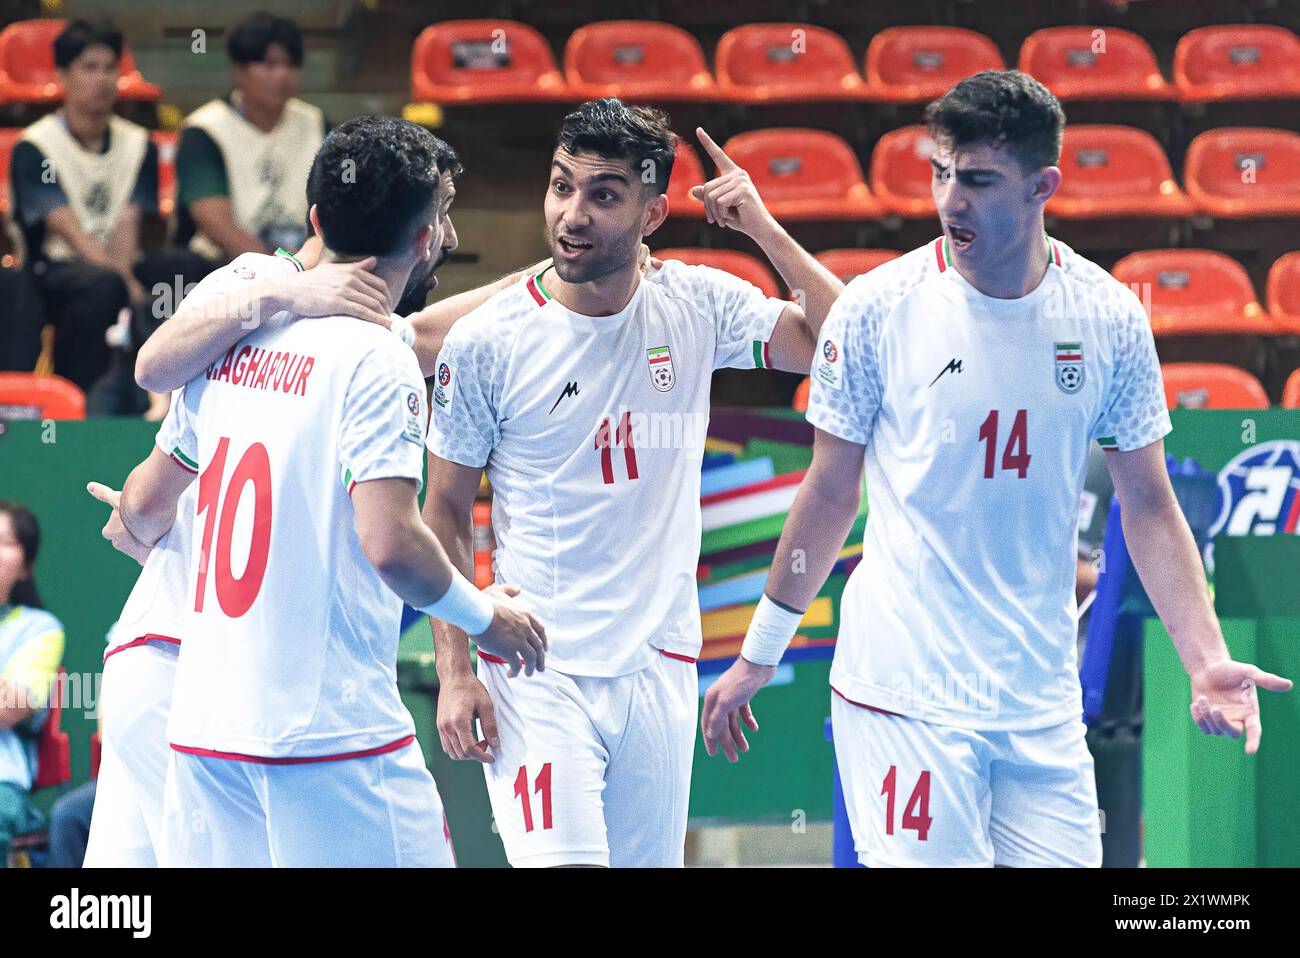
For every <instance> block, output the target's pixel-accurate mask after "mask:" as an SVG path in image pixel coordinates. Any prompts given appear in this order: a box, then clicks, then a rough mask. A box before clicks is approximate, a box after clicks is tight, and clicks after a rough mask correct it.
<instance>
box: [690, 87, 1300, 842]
mask: <svg viewBox="0 0 1300 958" xmlns="http://www.w3.org/2000/svg"><path fill="white" fill-rule="evenodd" d="M927 122H928V124H929V127H930V131H931V133H932V135H933V137H934V139H935V141H936V144H937V148H936V150H935V153H934V157H933V160H932V163H933V166H934V180H933V191H934V198H935V202H936V204H937V206H938V210H939V216H940V219H941V220H942V224H943V236H942V237H940V238H939V239H937V240H935V241H934V242H932V243H928V244H926V245H925V246H923V247H921V248H920V249H917V250H914V251H913V252H911V253H909V254H907V255H905V256H902V257H900V258H899V259H897V260H894V261H893V262H890V263H887V264H885V265H884V266H882V267H879V268H877V269H875V270H872V271H871V272H870V273H868V274H866V275H864V276H860V277H858V278H856V279H854V280H853V281H852V282H851V283H850V284H849V286H848V288H847V289H846V290H845V292H844V295H843V296H842V297H840V299H839V301H838V302H837V303H836V304H835V307H834V309H833V310H832V311H831V314H830V316H829V317H828V319H827V320H826V324H825V326H824V327H823V329H822V332H821V338H820V342H819V343H818V348H817V355H816V357H815V359H814V362H813V369H812V393H811V399H810V401H809V406H808V421H809V422H810V423H812V424H813V425H814V426H816V427H817V432H816V441H815V446H814V452H813V463H812V467H811V469H810V470H809V472H808V475H807V477H806V478H805V480H804V482H803V485H802V486H801V488H800V490H799V494H798V498H797V499H796V500H795V504H794V507H793V508H792V509H791V511H790V515H789V518H788V520H787V521H786V525H785V529H784V531H783V533H782V536H781V540H780V544H779V546H778V547H777V554H776V557H775V559H774V561H773V565H772V570H771V573H770V575H769V577H768V580H767V586H766V594H765V596H764V597H763V599H762V600H761V602H760V605H759V608H758V610H757V611H756V613H755V616H754V620H753V622H752V623H751V625H750V628H749V632H748V634H747V636H746V639H745V644H744V647H743V649H742V650H741V655H740V658H738V659H737V661H736V663H735V665H733V666H732V667H731V668H730V669H729V670H728V671H727V672H726V673H724V674H723V676H722V677H721V678H720V679H719V681H718V682H717V683H716V684H715V685H714V686H713V687H712V688H710V689H709V691H708V694H707V695H706V697H705V704H704V710H703V715H702V719H701V725H702V728H703V734H704V740H705V745H706V748H707V750H708V751H709V753H710V754H716V752H717V749H718V748H719V747H721V748H722V750H723V751H724V752H725V753H726V755H727V757H728V758H729V759H730V760H732V761H735V760H736V759H737V757H738V753H739V752H741V751H744V750H745V749H746V748H747V744H746V742H745V738H744V733H743V731H742V730H740V729H739V722H744V723H745V724H747V725H749V727H750V728H751V729H752V728H754V724H753V713H752V712H751V710H750V707H749V705H748V703H749V700H750V698H751V697H752V696H753V694H754V693H755V691H757V689H759V688H760V687H761V686H762V685H763V684H764V683H766V682H767V681H768V680H769V679H770V678H771V677H772V674H773V672H774V668H775V666H776V664H777V662H778V661H779V660H780V658H781V654H782V653H783V651H784V650H785V648H786V646H787V644H788V642H789V640H790V638H791V636H792V635H793V634H794V631H795V626H796V624H797V623H798V620H799V618H800V615H801V613H800V611H799V610H801V609H805V608H807V606H808V604H809V603H810V602H811V601H812V599H813V597H814V596H815V595H816V593H817V591H818V590H819V588H820V587H821V585H822V583H823V582H824V581H825V579H826V576H827V575H828V574H829V572H830V569H831V567H832V565H833V564H834V562H835V559H836V555H837V553H838V552H839V549H840V546H841V544H842V543H843V541H844V537H845V535H846V534H847V533H848V530H849V528H850V526H851V525H852V522H853V517H854V515H855V514H856V512H857V509H858V501H859V499H858V497H859V494H860V477H861V475H862V471H863V466H864V463H865V467H866V489H867V495H868V498H869V501H870V506H871V509H870V513H869V517H868V520H867V529H866V534H865V538H864V543H863V555H862V562H861V564H860V565H859V566H858V568H857V569H856V570H855V571H854V572H853V574H852V576H851V577H850V579H849V583H848V585H847V586H846V588H845V592H844V597H843V606H842V609H841V628H840V634H839V641H838V642H837V644H836V649H835V659H834V663H833V665H832V667H831V687H832V689H833V694H832V697H831V715H832V721H833V724H834V736H835V752H836V757H837V759H838V761H839V768H840V775H841V777H842V780H843V784H844V790H845V797H846V801H847V805H848V813H849V819H850V821H851V823H852V828H853V836H854V841H855V844H856V847H857V851H858V856H859V858H860V860H861V861H862V862H863V863H864V864H867V865H872V866H877V865H955V866H965V865H969V866H980V865H984V866H988V865H1004V866H1051V865H1063V866H1096V865H1099V864H1100V863H1101V839H1100V832H1099V828H1098V815H1097V798H1096V791H1095V785H1094V778H1093V763H1092V758H1091V756H1090V755H1089V753H1088V749H1087V746H1086V744H1085V742H1084V731H1085V730H1084V725H1083V722H1082V720H1081V716H1082V697H1081V694H1080V688H1079V678H1078V668H1077V664H1076V661H1075V615H1076V607H1075V599H1074V559H1073V557H1074V554H1075V550H1074V548H1073V546H1074V542H1073V540H1074V537H1075V535H1076V525H1077V505H1078V501H1079V490H1080V487H1081V485H1082V482H1083V474H1084V466H1085V462H1086V458H1087V453H1088V444H1089V442H1090V441H1092V440H1096V441H1098V442H1100V443H1101V444H1102V445H1103V447H1104V448H1107V449H1108V450H1111V451H1110V452H1108V453H1107V457H1108V465H1109V469H1110V473H1111V476H1112V477H1113V479H1114V484H1115V492H1116V494H1117V495H1118V497H1119V501H1120V506H1121V508H1122V510H1123V518H1124V531H1125V538H1126V541H1127V543H1128V548H1129V551H1130V553H1131V554H1132V556H1133V561H1134V564H1135V565H1136V567H1137V569H1138V572H1139V574H1140V575H1141V578H1142V581H1143V584H1144V585H1145V586H1146V589H1147V592H1148V594H1149V595H1150V596H1151V599H1152V601H1153V602H1154V604H1155V607H1156V610H1157V611H1158V612H1159V614H1160V618H1161V620H1162V621H1163V622H1164V624H1165V626H1166V628H1167V629H1168V630H1169V633H1170V635H1171V636H1172V638H1173V641H1174V644H1175V646H1176V647H1177V649H1178V652H1179V655H1180V656H1181V657H1182V661H1183V664H1184V665H1185V667H1186V669H1187V672H1188V675H1189V676H1190V678H1191V692H1192V706H1191V715H1192V720H1193V721H1195V723H1196V724H1197V726H1198V727H1199V728H1200V729H1201V731H1203V732H1206V733H1209V734H1215V735H1229V736H1232V737H1234V738H1236V737H1238V736H1240V735H1242V734H1243V733H1244V734H1245V736H1246V750H1247V752H1252V753H1253V752H1254V751H1255V750H1256V748H1257V747H1258V745H1259V738H1260V723H1259V704H1258V699H1257V695H1256V686H1259V687H1263V688H1266V689H1272V690H1275V691H1285V690H1286V689H1289V688H1290V686H1291V683H1290V682H1289V681H1288V680H1286V679H1283V678H1280V677H1279V676H1275V675H1271V674H1269V673H1265V672H1262V671H1261V670H1259V669H1258V668H1256V667H1255V666H1253V665H1249V664H1247V663H1242V662H1235V661H1233V660H1232V659H1231V657H1230V655H1229V652H1228V649H1227V647H1226V645H1225V644H1224V640H1223V636H1222V634H1221V632H1220V630H1219V625H1218V622H1217V620H1216V618H1215V614H1214V610H1213V608H1212V606H1211V604H1210V598H1209V595H1208V592H1207V589H1206V581H1205V575H1204V572H1203V570H1202V568H1201V562H1200V557H1199V556H1198V554H1197V550H1196V545H1195V542H1194V540H1193V538H1192V536H1191V533H1190V531H1189V530H1188V528H1187V523H1186V521H1185V520H1184V518H1183V515H1182V513H1181V512H1180V511H1179V508H1178V504H1177V502H1176V500H1175V498H1174V495H1173V490H1172V488H1171V486H1170V483H1169V478H1168V474H1167V472H1166V466H1165V457H1164V443H1163V437H1164V436H1165V435H1166V434H1167V433H1168V432H1169V429H1170V422H1169V416H1168V413H1167V412H1166V410H1165V403H1164V395H1163V390H1162V388H1161V379H1160V367H1159V364H1158V362H1157V360H1156V352H1155V345H1154V341H1153V338H1152V335H1151V330H1150V327H1149V324H1148V321H1147V318H1146V315H1145V313H1144V312H1143V309H1142V305H1141V303H1140V302H1139V301H1138V299H1137V297H1136V296H1134V295H1133V293H1132V292H1131V291H1129V290H1128V289H1127V288H1126V287H1124V286H1122V285H1121V284H1120V283H1119V282H1117V281H1116V280H1114V279H1113V278H1111V277H1110V276H1109V275H1108V274H1107V273H1106V272H1105V271H1104V270H1102V269H1100V268H1099V267H1098V266H1096V265H1095V264H1093V263H1091V262H1089V261H1088V260H1086V259H1084V258H1083V257H1082V256H1079V255H1078V254H1077V253H1075V252H1073V251H1072V250H1070V249H1069V248H1068V247H1066V246H1065V245H1064V244H1062V243H1059V242H1057V241H1056V240H1053V239H1050V238H1048V237H1047V236H1046V235H1045V233H1044V231H1043V205H1044V204H1045V203H1046V202H1047V200H1048V199H1049V198H1050V197H1051V195H1052V194H1053V192H1054V191H1055V190H1056V188H1057V186H1058V184H1059V183H1060V178H1061V172H1060V170H1059V169H1058V168H1057V166H1056V163H1057V161H1058V159H1059V156H1060V149H1061V129H1062V126H1063V123H1064V115H1063V114H1062V112H1061V108H1060V105H1059V104H1058V103H1057V101H1056V99H1055V98H1054V97H1053V96H1052V95H1051V94H1050V93H1049V92H1048V91H1047V90H1046V89H1044V88H1043V87H1042V85H1040V84H1039V83H1038V82H1037V81H1035V80H1034V79H1032V78H1031V77H1029V76H1027V75H1025V74H1023V73H1019V72H1016V71H1006V72H996V73H995V72H988V73H980V74H977V75H975V76H973V77H971V78H969V79H966V80H963V81H962V82H961V83H959V84H957V85H956V86H955V87H954V88H953V89H952V90H950V91H949V92H948V93H947V94H945V95H944V96H943V97H942V98H941V99H939V100H938V101H936V102H935V103H934V104H932V105H931V106H930V108H929V110H928V112H927ZM795 549H802V550H805V552H806V561H807V567H806V568H807V571H806V573H804V574H795V573H794V572H792V571H791V565H790V562H789V557H790V555H791V553H792V551H793V550H795Z"/></svg>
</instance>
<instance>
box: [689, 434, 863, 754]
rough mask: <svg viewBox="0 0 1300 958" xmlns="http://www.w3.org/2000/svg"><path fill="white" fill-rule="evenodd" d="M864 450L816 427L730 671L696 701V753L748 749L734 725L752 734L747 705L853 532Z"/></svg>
mask: <svg viewBox="0 0 1300 958" xmlns="http://www.w3.org/2000/svg"><path fill="white" fill-rule="evenodd" d="M864 449H865V447H863V446H861V445H859V444H857V443H854V442H847V441H845V440H843V439H839V438H837V437H836V436H833V435H831V434H830V433H828V432H823V431H822V430H820V429H818V430H817V432H816V437H815V439H814V442H813V461H812V465H811V466H810V467H809V469H808V474H807V475H806V476H805V477H804V480H803V483H802V484H801V485H800V486H799V493H798V495H797V496H795V500H794V505H793V506H792V507H791V509H790V514H789V516H788V517H787V518H786V521H785V527H784V528H783V529H782V530H781V539H780V541H779V542H778V543H777V546H776V554H775V555H774V556H773V559H772V568H771V569H770V570H769V571H768V574H767V585H766V587H765V588H764V591H763V597H762V599H760V600H759V604H758V609H757V610H756V611H755V613H754V618H753V621H752V622H751V623H750V626H749V630H748V632H747V634H746V635H745V643H744V646H743V647H742V648H741V650H740V655H739V656H738V657H737V658H736V661H735V662H734V663H733V664H732V666H731V668H729V669H727V671H726V672H724V673H723V674H722V676H721V677H720V678H719V679H718V681H717V682H715V683H714V684H713V685H712V686H710V687H709V690H708V692H707V693H706V694H705V696H704V708H703V710H702V713H701V716H700V729H701V731H702V732H703V734H704V749H705V751H706V752H708V753H709V755H717V754H718V748H719V746H720V747H721V748H722V751H723V754H725V755H726V756H727V760H728V761H730V762H735V761H737V760H738V759H739V757H740V756H739V752H746V751H748V750H749V743H748V742H747V741H746V740H745V734H744V732H743V731H742V730H741V727H740V724H741V722H742V721H743V722H744V723H745V724H746V725H748V726H749V728H750V730H751V731H758V722H757V721H756V720H755V719H754V713H753V712H752V711H751V709H750V706H749V701H750V699H752V698H753V697H754V693H756V692H757V691H758V690H759V689H761V688H762V687H763V686H764V685H766V684H767V683H768V682H770V681H771V679H772V676H773V675H774V674H776V666H777V664H778V663H779V662H780V661H781V656H782V655H783V654H784V652H785V649H786V646H788V645H789V644H790V640H791V639H792V638H794V633H795V629H796V628H797V627H798V625H799V621H800V620H801V619H802V618H803V615H804V611H805V610H806V609H807V608H808V606H809V605H811V604H812V601H813V599H815V598H816V597H817V593H818V592H819V591H820V590H821V587H822V586H823V585H824V584H825V583H826V577H827V576H829V575H830V573H831V569H832V568H833V567H834V566H835V561H836V558H837V557H838V556H839V553H840V549H841V548H842V547H843V545H844V539H845V538H846V537H847V536H848V534H849V530H850V529H851V528H852V527H853V520H854V518H855V517H856V516H857V514H858V506H859V504H860V502H861V495H862V491H861V490H862V457H863V454H864Z"/></svg>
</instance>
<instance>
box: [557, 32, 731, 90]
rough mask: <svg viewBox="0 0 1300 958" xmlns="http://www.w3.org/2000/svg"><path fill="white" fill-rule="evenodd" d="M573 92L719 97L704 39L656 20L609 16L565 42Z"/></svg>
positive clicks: (568, 78) (565, 55) (567, 76)
mask: <svg viewBox="0 0 1300 958" xmlns="http://www.w3.org/2000/svg"><path fill="white" fill-rule="evenodd" d="M564 73H565V77H566V79H567V80H568V83H569V92H570V94H571V95H572V96H573V97H574V98H575V99H579V100H591V99H596V98H598V97H606V96H616V97H619V98H621V99H624V100H716V99H717V97H718V89H717V84H716V83H714V82H713V75H712V74H710V73H709V67H708V64H707V63H706V62H705V60H704V50H702V49H701V48H700V42H699V41H698V40H696V39H695V37H693V36H691V35H690V34H689V33H687V32H686V31H685V30H683V29H682V28H681V27H675V26H673V25H671V24H668V23H658V22H656V21H653V20H607V21H605V22H602V23H589V24H587V25H586V26H585V27H579V28H578V29H577V30H575V31H573V35H572V36H570V37H569V42H568V43H567V44H566V45H565V47H564Z"/></svg>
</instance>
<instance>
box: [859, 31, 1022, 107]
mask: <svg viewBox="0 0 1300 958" xmlns="http://www.w3.org/2000/svg"><path fill="white" fill-rule="evenodd" d="M1004 67H1005V64H1004V63H1003V62H1002V54H1001V53H999V52H998V48H997V47H996V46H995V45H994V43H993V41H992V40H990V39H989V38H988V37H986V36H984V34H982V33H976V32H975V31H974V30H966V29H963V28H961V27H890V28H889V29H887V30H881V31H880V32H879V33H877V34H876V35H875V36H874V37H872V38H871V43H870V45H869V46H868V47H867V62H866V68H865V71H864V72H865V73H866V77H867V96H868V97H869V98H871V99H873V100H879V101H882V102H885V103H923V102H925V101H926V100H933V99H934V98H935V97H938V96H942V95H943V94H944V93H945V92H946V91H947V90H948V88H949V87H950V86H952V85H953V84H954V83H956V82H957V81H958V80H961V79H964V78H965V77H968V76H970V75H971V74H973V73H979V72H981V71H983V70H1001V69H1003V68H1004Z"/></svg>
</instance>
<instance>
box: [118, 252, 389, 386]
mask: <svg viewBox="0 0 1300 958" xmlns="http://www.w3.org/2000/svg"><path fill="white" fill-rule="evenodd" d="M374 265H375V260H374V258H373V257H371V258H369V259H364V260H361V261H360V262H356V263H322V264H321V265H319V266H316V267H313V268H312V269H309V270H307V271H305V272H301V273H283V274H275V275H270V276H263V277H258V278H256V279H253V280H249V281H247V282H246V283H241V284H240V285H238V286H236V287H233V288H230V289H228V290H227V291H225V292H222V293H219V294H215V295H209V294H205V291H204V290H203V288H202V285H200V286H199V287H198V288H196V289H195V290H194V292H193V293H191V294H190V295H189V296H187V297H186V298H185V299H184V300H183V301H182V302H181V305H180V308H179V309H177V310H176V312H175V314H174V315H173V316H172V318H171V319H169V320H168V321H167V322H165V323H163V324H162V325H161V326H160V327H158V329H157V330H156V331H155V332H154V333H153V335H152V336H150V337H149V338H148V339H147V340H146V341H145V343H144V345H143V346H141V347H140V354H139V356H138V357H137V358H136V362H135V379H136V382H137V383H138V384H139V386H140V388H141V389H146V390H148V391H149V392H170V391H171V390H173V389H179V388H180V387H181V386H183V385H185V384H186V383H187V382H189V381H190V380H191V379H193V378H194V377H195V376H197V375H199V373H201V372H203V370H204V369H206V368H207V367H208V366H209V365H210V364H211V363H212V362H214V361H215V360H217V359H218V358H220V357H221V354H222V353H224V352H225V351H226V350H228V349H229V348H230V347H231V346H233V345H235V343H237V342H239V341H240V340H241V339H243V338H244V337H245V336H247V335H248V334H249V332H251V331H252V330H254V329H256V328H257V327H258V326H259V325H260V324H261V323H263V322H266V321H267V320H269V319H270V318H271V317H272V316H274V315H276V314H277V313H280V312H287V313H289V314H291V315H294V316H355V317H357V318H358V319H364V320H368V321H370V322H373V323H379V324H380V325H381V326H388V325H389V324H390V319H389V316H390V313H389V310H388V287H387V286H386V285H385V284H384V281H383V280H381V279H380V278H379V277H378V276H376V275H375V274H374V273H372V272H370V270H371V269H372V268H373V267H374Z"/></svg>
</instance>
